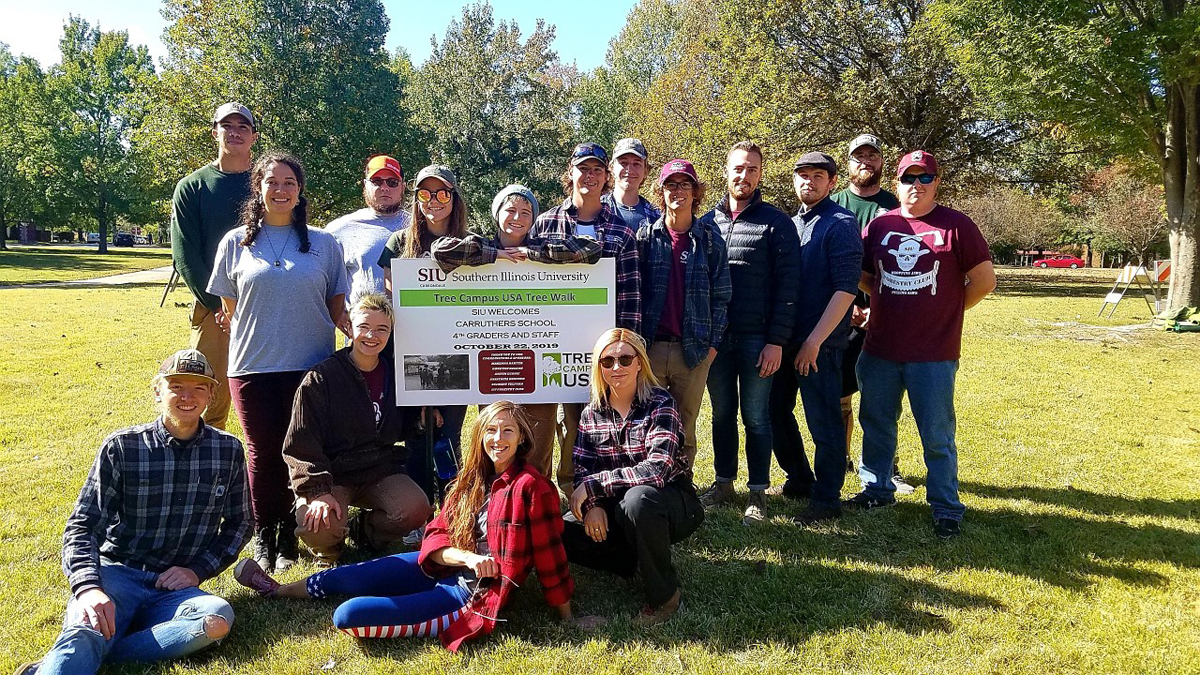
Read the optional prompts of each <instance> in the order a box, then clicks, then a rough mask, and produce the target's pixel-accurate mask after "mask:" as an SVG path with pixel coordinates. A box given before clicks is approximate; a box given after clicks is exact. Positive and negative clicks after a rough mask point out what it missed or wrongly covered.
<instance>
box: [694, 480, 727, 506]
mask: <svg viewBox="0 0 1200 675" xmlns="http://www.w3.org/2000/svg"><path fill="white" fill-rule="evenodd" d="M733 495H734V491H733V483H722V482H721V481H713V484H712V485H710V486H709V487H708V489H707V490H705V491H704V493H703V494H701V495H700V503H701V504H702V505H703V506H704V508H706V509H707V508H712V507H714V506H720V505H722V504H724V503H725V502H728V501H731V500H732V499H733Z"/></svg>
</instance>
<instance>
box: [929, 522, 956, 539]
mask: <svg viewBox="0 0 1200 675" xmlns="http://www.w3.org/2000/svg"><path fill="white" fill-rule="evenodd" d="M933 533H934V534H936V535H937V538H938V539H953V538H954V537H957V536H958V535H960V534H962V524H961V523H960V522H959V521H957V520H953V519H951V518H934V519H933Z"/></svg>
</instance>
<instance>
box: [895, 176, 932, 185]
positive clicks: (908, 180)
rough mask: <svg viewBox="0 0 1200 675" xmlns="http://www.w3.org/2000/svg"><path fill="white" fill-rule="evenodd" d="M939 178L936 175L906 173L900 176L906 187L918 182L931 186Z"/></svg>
mask: <svg viewBox="0 0 1200 675" xmlns="http://www.w3.org/2000/svg"><path fill="white" fill-rule="evenodd" d="M935 178H937V174H936V173H906V174H904V175H903V176H900V182H901V183H904V184H905V185H912V184H913V183H915V182H917V181H921V185H929V184H930V183H932V182H933V181H934V179H935Z"/></svg>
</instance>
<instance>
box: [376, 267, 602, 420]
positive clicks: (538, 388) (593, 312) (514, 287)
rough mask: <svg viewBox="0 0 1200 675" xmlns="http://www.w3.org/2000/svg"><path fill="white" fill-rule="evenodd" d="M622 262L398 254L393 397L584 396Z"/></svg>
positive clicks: (420, 400)
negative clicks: (445, 265)
mask: <svg viewBox="0 0 1200 675" xmlns="http://www.w3.org/2000/svg"><path fill="white" fill-rule="evenodd" d="M615 288H616V265H615V262H614V261H613V260H612V259H611V258H603V259H601V260H600V261H599V262H597V263H596V264H595V265H583V264H579V265H545V264H542V263H535V262H528V261H526V262H521V263H512V262H509V261H507V260H501V261H498V262H496V263H494V264H491V265H482V266H479V267H460V268H458V269H456V270H455V271H453V272H443V271H442V270H441V268H439V267H438V266H437V264H436V263H434V262H433V261H432V260H430V259H429V258H419V259H413V258H406V259H399V258H394V259H393V260H392V302H393V304H394V306H395V309H396V330H395V332H394V334H393V336H392V339H393V340H394V341H395V350H396V371H397V372H396V378H395V379H396V404H397V405H472V404H477V403H478V404H487V403H491V402H492V401H499V400H503V399H508V400H511V401H516V402H518V403H585V402H587V400H588V398H589V395H590V383H591V372H592V371H591V357H592V347H594V346H595V344H596V340H597V338H599V337H600V334H601V333H603V332H604V331H606V330H608V329H610V328H612V327H613V326H615V325H616V316H617V309H616V293H615Z"/></svg>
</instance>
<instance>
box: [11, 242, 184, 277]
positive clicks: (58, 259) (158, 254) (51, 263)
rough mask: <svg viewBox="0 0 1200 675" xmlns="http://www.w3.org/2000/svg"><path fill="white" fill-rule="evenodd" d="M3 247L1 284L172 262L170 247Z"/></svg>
mask: <svg viewBox="0 0 1200 675" xmlns="http://www.w3.org/2000/svg"><path fill="white" fill-rule="evenodd" d="M9 249H11V250H8V251H0V286H14V285H20V284H39V283H46V282H51V281H74V280H76V279H93V278H96V277H105V276H110V275H113V274H123V273H125V272H137V271H139V270H148V269H153V268H155V267H163V266H164V265H170V264H171V249H169V248H146V247H142V248H115V247H113V246H109V248H108V253H105V254H104V255H101V254H99V253H97V252H96V245H95V244H93V245H91V246H88V247H86V248H85V247H81V246H62V245H59V246H13V245H11V244H10V245H9Z"/></svg>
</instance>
